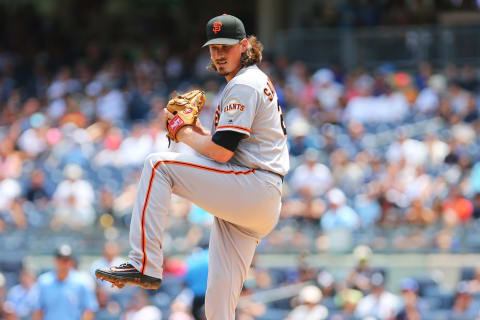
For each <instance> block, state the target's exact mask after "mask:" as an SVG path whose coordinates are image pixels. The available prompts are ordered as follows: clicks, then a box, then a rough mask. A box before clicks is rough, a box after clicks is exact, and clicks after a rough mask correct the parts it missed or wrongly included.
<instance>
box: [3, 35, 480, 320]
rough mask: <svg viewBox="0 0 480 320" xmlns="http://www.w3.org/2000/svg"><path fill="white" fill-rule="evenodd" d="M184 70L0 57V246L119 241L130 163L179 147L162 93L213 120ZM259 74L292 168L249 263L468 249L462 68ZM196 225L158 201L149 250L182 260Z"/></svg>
mask: <svg viewBox="0 0 480 320" xmlns="http://www.w3.org/2000/svg"><path fill="white" fill-rule="evenodd" d="M185 59H186V57H180V56H177V55H172V54H170V55H166V54H165V52H164V51H162V50H160V49H158V50H154V49H151V50H147V49H145V48H139V49H138V50H134V52H131V51H129V49H128V48H127V47H124V46H123V45H122V44H119V46H118V48H114V49H112V50H108V51H107V50H106V49H105V48H103V47H102V46H101V44H99V43H98V42H92V43H90V44H88V45H87V46H86V47H85V52H84V54H83V55H80V58H79V59H77V60H76V61H74V62H73V63H71V64H68V65H56V64H55V62H54V61H52V59H51V57H50V58H49V57H46V56H44V55H42V54H38V56H37V57H36V58H35V59H34V64H33V65H31V68H28V70H26V69H25V64H24V63H23V61H22V56H20V55H17V54H16V53H15V52H9V51H7V50H1V51H0V168H1V170H0V238H1V239H2V241H1V242H0V247H2V250H4V249H5V250H6V252H7V251H8V250H17V251H18V252H25V253H28V252H31V251H32V250H33V249H35V252H36V253H39V252H43V253H49V252H50V250H51V246H52V243H55V242H56V241H57V240H64V239H65V238H68V239H69V240H70V241H71V242H75V248H76V249H77V250H79V251H80V252H88V253H90V254H99V253H100V250H101V248H100V245H101V243H102V242H103V241H102V242H99V241H89V239H90V235H92V237H94V236H95V235H97V236H98V235H99V236H100V239H101V240H105V239H108V240H115V241H117V242H121V241H126V240H128V226H129V220H130V214H131V213H130V212H131V208H132V206H133V202H134V197H135V192H136V184H137V181H138V175H139V173H140V170H141V168H142V165H143V161H144V159H145V157H146V156H147V155H148V154H149V153H151V152H159V151H167V150H168V151H179V152H193V150H191V149H189V148H188V147H186V146H184V145H183V144H175V143H172V145H171V146H170V147H168V141H167V139H166V137H165V131H164V128H163V126H164V121H165V119H163V118H162V112H161V110H162V108H163V107H164V106H165V104H166V101H167V100H168V99H169V97H171V95H172V92H173V91H174V90H178V92H185V91H187V90H189V89H191V88H197V87H199V88H202V89H203V90H205V91H206V94H207V104H206V106H205V108H204V109H203V111H202V113H201V116H200V118H201V121H202V122H203V124H204V125H205V126H206V127H210V126H211V124H212V121H213V114H214V111H215V109H216V105H217V99H218V94H219V92H220V91H221V90H222V88H223V86H224V81H223V79H221V78H219V77H217V76H215V75H213V74H210V73H209V72H208V71H207V70H206V69H205V67H206V65H207V63H208V59H209V57H208V52H207V51H204V52H202V54H200V55H199V56H198V57H196V58H195V60H193V61H190V60H189V61H186V60H185ZM187 62H188V64H189V66H193V67H192V68H186V65H187ZM260 67H261V68H262V69H263V70H264V71H265V72H266V73H267V74H269V75H270V77H271V78H272V80H273V83H274V84H275V86H276V91H277V94H278V97H279V102H280V105H281V106H282V110H283V113H284V119H285V122H286V125H287V132H288V139H289V140H288V142H289V148H290V152H291V164H292V169H291V171H290V172H289V174H288V175H287V177H286V179H285V183H284V198H283V209H282V215H281V219H280V221H279V225H278V227H277V228H276V229H275V230H274V231H273V232H272V233H271V234H270V235H269V236H268V237H267V238H265V239H264V241H262V242H261V244H260V246H259V252H282V253H286V252H291V251H293V252H302V251H309V252H347V253H348V252H351V251H352V250H353V248H354V247H355V246H357V245H359V244H367V245H369V246H370V247H371V248H372V249H373V250H374V251H375V252H388V253H391V252H445V253H470V252H478V251H480V241H479V238H478V237H477V236H476V234H477V231H478V230H479V228H480V226H479V224H478V218H480V162H479V160H480V158H479V154H480V152H479V149H480V140H479V138H478V130H479V113H478V112H479V102H480V100H479V76H478V70H477V69H476V66H475V65H468V64H465V65H461V66H459V65H454V64H450V65H446V66H433V65H432V64H430V63H428V62H422V63H420V64H419V66H418V68H416V69H414V70H398V69H397V68H396V67H395V65H392V64H383V65H381V66H379V67H378V68H375V69H369V70H367V69H363V68H356V69H354V70H343V69H342V68H341V67H340V66H338V65H328V66H325V67H324V68H320V69H316V70H311V69H309V67H308V66H307V65H305V64H304V63H303V62H301V61H289V60H288V59H287V58H286V57H282V56H277V57H271V56H266V57H265V58H264V61H263V62H262V64H261V66H260ZM187 70H188V72H187ZM211 222H212V217H211V216H210V215H209V214H208V213H207V212H205V211H204V210H202V209H201V208H199V207H197V206H195V205H193V204H191V203H189V202H188V201H186V200H184V199H181V198H178V197H174V199H173V201H172V207H171V211H170V214H169V216H168V217H165V222H164V225H165V232H164V235H165V239H164V248H165V251H166V252H191V251H192V250H193V249H194V248H196V247H198V246H199V245H200V244H202V243H205V241H206V240H208V232H209V226H210V224H211ZM86 234H88V235H89V236H88V237H87V236H85V235H86ZM19 235H20V236H19ZM57 235H61V239H57V238H56V237H57ZM39 239H43V240H39ZM45 239H48V241H46V240H45ZM90 240H91V239H90ZM92 243H93V245H92ZM382 277H385V275H383V274H382ZM377 278H379V277H377ZM7 280H8V281H7V284H12V283H13V281H11V279H9V278H8V277H7ZM377 280H378V279H377ZM379 281H380V280H379ZM380 282H381V281H380ZM313 291H315V289H312V290H311V292H313ZM360 292H361V293H362V296H364V295H365V297H367V296H368V295H369V293H368V292H370V291H365V290H363V291H362V290H360ZM316 295H317V296H319V295H318V294H317V293H316ZM322 295H323V296H324V299H326V297H327V294H326V293H325V292H323V293H322ZM354 295H356V296H358V294H357V293H355V294H354ZM100 296H101V294H100ZM187 296H188V294H187ZM188 297H190V298H191V299H190V300H192V299H193V298H192V296H191V293H190V296H188ZM138 299H139V300H141V301H143V300H142V299H144V298H141V297H140V298H138ZM159 299H160V298H159ZM185 299H186V298H185ZM324 299H322V301H323V300H324ZM100 300H101V299H99V301H100ZM180 300H181V299H180ZM187 300H188V299H187ZM190 300H189V301H190ZM192 301H194V300H192ZM179 303H180V302H179ZM252 308H253V309H255V308H254V307H252ZM258 308H259V309H261V308H262V307H261V306H258ZM355 310H357V309H355ZM319 312H323V311H319ZM291 317H294V316H293V315H292V316H291Z"/></svg>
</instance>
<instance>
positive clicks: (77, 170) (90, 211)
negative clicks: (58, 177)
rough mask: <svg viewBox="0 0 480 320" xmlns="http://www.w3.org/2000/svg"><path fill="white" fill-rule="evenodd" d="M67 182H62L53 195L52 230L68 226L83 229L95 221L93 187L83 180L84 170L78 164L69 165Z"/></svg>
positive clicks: (66, 175)
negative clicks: (53, 213)
mask: <svg viewBox="0 0 480 320" xmlns="http://www.w3.org/2000/svg"><path fill="white" fill-rule="evenodd" d="M64 176H65V180H63V181H62V182H60V184H59V185H58V186H57V188H56V190H55V193H54V194H53V200H54V203H55V207H56V208H55V216H54V218H53V219H52V224H51V226H52V228H54V229H58V228H60V227H62V226H64V225H65V226H68V227H70V228H72V229H81V228H84V227H87V226H90V225H91V224H92V223H93V222H94V221H95V210H94V207H93V201H94V200H95V193H94V191H93V188H92V185H91V184H90V182H88V181H87V180H84V179H82V176H83V169H82V168H81V167H80V166H79V165H77V164H69V165H67V166H66V167H65V170H64Z"/></svg>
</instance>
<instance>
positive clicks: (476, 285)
mask: <svg viewBox="0 0 480 320" xmlns="http://www.w3.org/2000/svg"><path fill="white" fill-rule="evenodd" d="M468 288H469V290H470V292H471V293H472V294H477V293H479V292H480V268H476V269H475V272H474V277H473V279H472V280H470V281H469V282H468Z"/></svg>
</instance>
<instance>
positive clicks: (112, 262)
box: [90, 241, 123, 292]
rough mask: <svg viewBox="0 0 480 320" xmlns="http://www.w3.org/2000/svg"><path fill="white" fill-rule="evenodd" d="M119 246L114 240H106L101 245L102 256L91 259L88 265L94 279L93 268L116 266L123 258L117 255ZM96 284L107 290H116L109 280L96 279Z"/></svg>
mask: <svg viewBox="0 0 480 320" xmlns="http://www.w3.org/2000/svg"><path fill="white" fill-rule="evenodd" d="M119 252H120V248H119V246H118V243H117V242H115V241H107V242H105V244H104V245H103V257H102V258H99V259H97V260H95V261H93V263H92V266H91V267H90V274H91V275H92V277H93V278H94V279H95V270H96V269H99V268H109V267H111V266H118V265H119V264H120V263H122V261H123V259H122V258H120V257H119V256H118V254H119ZM96 282H97V285H98V286H100V287H102V288H104V289H105V290H106V291H108V292H117V291H118V288H116V287H112V286H111V284H110V283H109V282H106V281H101V280H98V279H96Z"/></svg>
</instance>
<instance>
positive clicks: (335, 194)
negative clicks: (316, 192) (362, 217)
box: [327, 188, 347, 205]
mask: <svg viewBox="0 0 480 320" xmlns="http://www.w3.org/2000/svg"><path fill="white" fill-rule="evenodd" d="M327 200H328V202H330V203H332V204H336V205H342V204H344V203H345V202H346V201H347V198H346V197H345V194H344V193H343V191H342V190H340V189H338V188H334V189H332V190H330V191H328V193H327Z"/></svg>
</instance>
